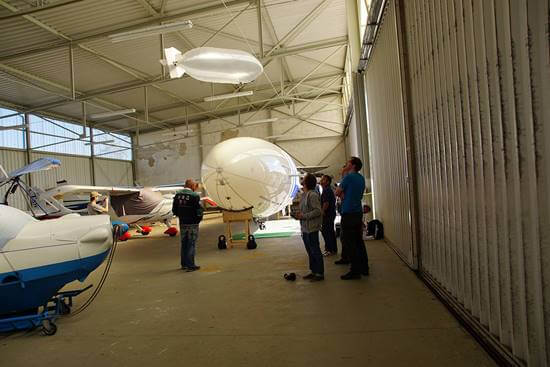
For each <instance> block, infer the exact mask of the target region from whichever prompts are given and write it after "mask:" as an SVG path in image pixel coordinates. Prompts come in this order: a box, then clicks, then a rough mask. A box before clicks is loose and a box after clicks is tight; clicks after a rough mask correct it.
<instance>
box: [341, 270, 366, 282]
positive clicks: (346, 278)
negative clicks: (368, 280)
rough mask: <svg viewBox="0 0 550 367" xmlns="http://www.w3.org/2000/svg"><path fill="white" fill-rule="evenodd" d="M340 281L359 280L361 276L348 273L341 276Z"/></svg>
mask: <svg viewBox="0 0 550 367" xmlns="http://www.w3.org/2000/svg"><path fill="white" fill-rule="evenodd" d="M340 279H342V280H351V279H361V274H357V273H352V272H351V271H350V272H349V273H346V274H344V275H342V276H341V277H340Z"/></svg>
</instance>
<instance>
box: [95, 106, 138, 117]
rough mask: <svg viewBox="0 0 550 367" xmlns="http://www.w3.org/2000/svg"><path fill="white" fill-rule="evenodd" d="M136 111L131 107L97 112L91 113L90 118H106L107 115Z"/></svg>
mask: <svg viewBox="0 0 550 367" xmlns="http://www.w3.org/2000/svg"><path fill="white" fill-rule="evenodd" d="M134 112H136V109H135V108H129V109H126V110H119V111H109V112H102V113H96V114H93V115H90V118H92V119H102V118H105V117H112V116H118V115H125V114H127V113H134Z"/></svg>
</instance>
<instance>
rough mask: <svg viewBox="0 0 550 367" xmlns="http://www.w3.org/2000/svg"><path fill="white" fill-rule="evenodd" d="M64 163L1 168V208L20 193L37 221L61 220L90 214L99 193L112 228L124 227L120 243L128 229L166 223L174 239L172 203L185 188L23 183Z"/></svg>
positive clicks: (143, 229)
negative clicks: (68, 199) (92, 195)
mask: <svg viewBox="0 0 550 367" xmlns="http://www.w3.org/2000/svg"><path fill="white" fill-rule="evenodd" d="M60 165H61V162H60V161H59V160H57V159H53V158H42V159H39V160H36V161H34V162H32V163H30V164H29V165H27V166H25V167H22V168H20V169H18V170H15V171H13V172H10V173H9V174H8V173H6V172H5V171H4V169H3V168H2V166H0V188H2V187H4V186H6V187H7V190H6V193H5V195H4V197H3V200H0V204H5V205H8V204H9V197H10V195H12V194H14V193H15V192H16V191H17V189H19V190H21V191H22V192H23V193H24V194H25V198H26V199H27V200H28V201H29V204H30V208H31V212H32V215H33V216H34V217H35V218H37V219H51V218H58V217H61V216H64V215H67V214H73V213H77V214H88V213H87V209H86V206H87V203H88V200H87V197H88V195H89V194H90V193H91V192H93V191H97V192H100V193H103V194H104V195H106V196H110V199H111V200H110V203H109V204H110V205H109V213H108V214H109V215H110V217H111V221H112V223H113V225H119V226H121V232H120V233H121V237H120V238H119V240H123V241H124V240H127V239H128V238H130V234H129V233H128V232H127V230H128V225H133V226H135V227H137V228H138V231H139V232H140V233H141V234H143V235H147V234H149V233H150V232H151V230H152V228H151V227H149V226H148V225H150V224H153V223H157V222H163V223H164V224H166V226H167V227H168V229H167V230H166V231H165V232H164V233H165V234H168V235H169V236H175V235H176V234H177V233H178V230H177V228H175V227H172V226H171V223H170V222H171V220H172V218H173V214H172V199H173V195H174V193H175V192H176V191H177V190H180V189H183V186H175V185H174V186H157V187H151V188H138V187H116V186H87V185H60V186H57V187H55V188H53V189H49V190H46V191H44V190H42V189H40V188H37V187H31V186H28V185H27V184H26V183H25V182H24V181H22V180H21V177H22V176H23V175H26V174H28V173H32V172H38V171H44V170H49V169H52V168H57V167H59V166H60ZM78 195H86V200H84V201H82V200H80V201H79V204H76V205H70V204H67V203H62V202H60V201H59V200H63V199H64V198H65V197H66V196H67V197H75V196H78ZM202 199H203V201H204V202H206V203H208V204H209V205H210V206H216V203H214V202H213V201H212V200H211V199H210V198H208V197H204V198H202ZM73 204H74V203H73Z"/></svg>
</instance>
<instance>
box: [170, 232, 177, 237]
mask: <svg viewBox="0 0 550 367" xmlns="http://www.w3.org/2000/svg"><path fill="white" fill-rule="evenodd" d="M176 234H177V233H174V234H169V235H168V236H170V237H175V236H176Z"/></svg>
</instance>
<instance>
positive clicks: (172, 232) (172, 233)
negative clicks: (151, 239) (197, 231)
mask: <svg viewBox="0 0 550 367" xmlns="http://www.w3.org/2000/svg"><path fill="white" fill-rule="evenodd" d="M164 234H167V235H169V236H171V237H174V236H175V235H177V234H178V229H177V228H176V227H170V228H168V229H167V230H166V231H164Z"/></svg>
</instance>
